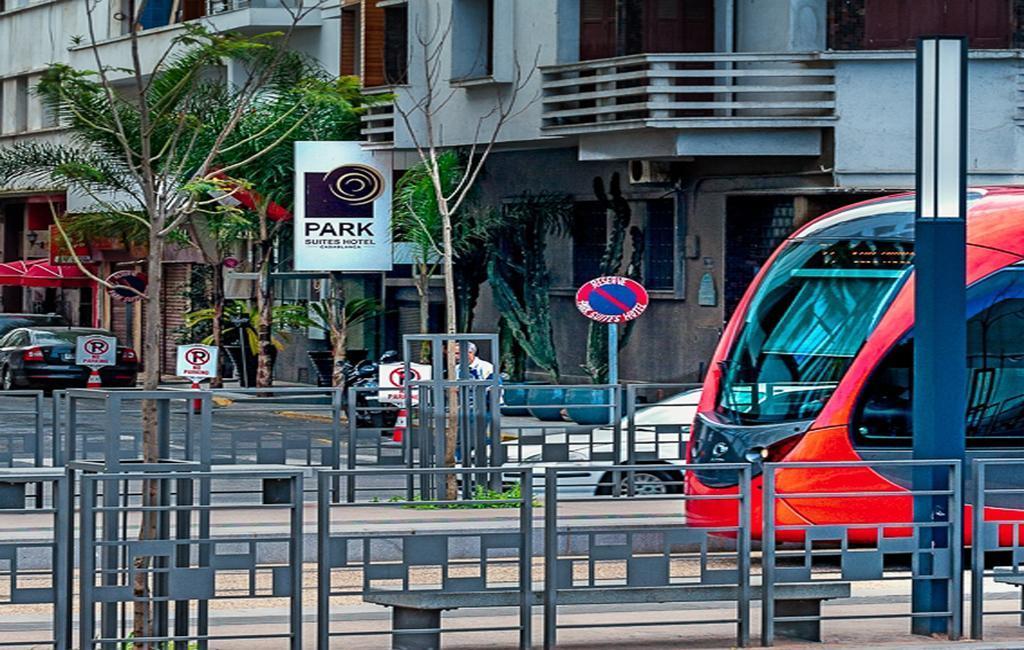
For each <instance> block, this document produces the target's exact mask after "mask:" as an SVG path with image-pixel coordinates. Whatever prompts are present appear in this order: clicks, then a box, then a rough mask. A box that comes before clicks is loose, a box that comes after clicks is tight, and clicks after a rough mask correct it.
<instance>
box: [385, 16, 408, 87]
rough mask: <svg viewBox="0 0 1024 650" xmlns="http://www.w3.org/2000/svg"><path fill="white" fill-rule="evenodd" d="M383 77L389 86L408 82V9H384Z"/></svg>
mask: <svg viewBox="0 0 1024 650" xmlns="http://www.w3.org/2000/svg"><path fill="white" fill-rule="evenodd" d="M384 77H385V78H386V79H387V83H388V84H389V85H401V84H405V83H408V82H409V9H408V7H407V6H406V5H397V6H393V7H387V8H386V9H384Z"/></svg>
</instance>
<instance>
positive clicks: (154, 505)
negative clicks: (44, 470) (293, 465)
mask: <svg viewBox="0 0 1024 650" xmlns="http://www.w3.org/2000/svg"><path fill="white" fill-rule="evenodd" d="M268 480H273V481H278V482H280V483H281V484H282V485H283V486H284V487H285V488H286V490H285V491H286V492H287V495H288V498H287V499H286V500H285V501H284V502H281V503H276V504H272V505H267V504H262V503H259V502H258V501H257V502H255V503H254V502H252V501H251V500H241V501H239V502H235V503H227V502H223V501H221V502H218V503H216V504H211V503H210V502H209V494H210V492H211V491H212V489H213V487H212V486H215V485H217V484H219V483H224V482H228V483H236V482H238V481H268ZM301 481H302V479H301V471H300V470H281V471H274V472H267V471H255V472H254V471H251V470H238V471H217V472H188V471H176V470H169V471H163V472H160V471H150V472H126V473H98V474H93V473H83V474H82V475H81V504H82V506H81V513H80V522H79V531H78V533H79V554H80V555H79V557H80V565H79V573H80V580H79V584H80V591H81V594H80V603H81V604H80V607H79V610H80V614H79V616H80V623H79V628H80V632H79V638H80V645H81V647H82V648H89V649H90V650H92V649H93V648H96V647H97V646H99V647H100V648H102V649H103V650H120V648H122V647H126V644H130V643H132V642H144V641H150V642H153V643H160V644H163V643H165V642H169V641H176V642H182V643H183V644H185V645H189V647H192V646H191V645H190V644H191V643H193V642H194V643H195V644H196V646H197V647H198V648H200V650H206V648H209V647H210V644H211V642H216V641H220V640H228V639H287V644H288V645H287V647H289V648H292V649H293V650H299V649H300V648H301V647H302V510H303V505H302V503H303V502H302V482H301ZM147 486H153V489H154V490H155V493H152V494H151V495H150V498H148V499H140V498H138V497H134V496H128V495H133V494H139V493H140V492H142V491H143V490H144V489H145V488H146V487H147ZM235 491H236V490H234V489H232V488H231V487H230V486H229V487H228V488H227V489H225V490H221V492H222V493H232V492H235ZM150 517H151V518H152V519H149V518H150ZM143 521H150V522H151V524H152V526H153V528H152V529H151V530H149V529H148V527H147V530H148V532H147V533H146V534H145V535H143V534H142V533H143V529H142V528H140V522H143ZM273 599H283V600H284V601H286V603H287V612H288V614H287V617H286V618H287V621H286V622H285V623H284V625H283V626H281V627H283V628H284V629H271V630H269V631H267V630H266V628H267V627H268V626H270V625H271V624H270V623H267V624H266V625H259V626H256V629H252V627H253V626H249V627H248V628H246V629H243V630H229V631H227V632H219V630H220V629H222V628H223V627H227V626H226V625H224V626H221V625H218V622H217V621H216V620H215V619H214V618H212V617H211V616H210V604H211V603H212V602H217V601H222V600H223V601H226V600H236V601H237V600H243V601H247V602H249V603H251V604H252V605H256V606H258V605H259V604H261V603H266V602H268V601H269V602H270V603H273V602H274V600H273ZM140 604H141V606H144V607H145V608H146V613H147V614H148V616H149V620H150V621H151V623H152V627H151V628H150V630H151V632H150V636H142V637H133V636H132V634H131V630H132V626H133V623H132V619H131V617H132V614H133V613H134V612H133V608H134V607H135V606H140ZM97 632H98V634H97ZM176 645H177V644H176ZM161 647H163V646H161Z"/></svg>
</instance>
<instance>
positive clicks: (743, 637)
mask: <svg viewBox="0 0 1024 650" xmlns="http://www.w3.org/2000/svg"><path fill="white" fill-rule="evenodd" d="M750 474H751V470H750V466H747V467H744V468H742V469H741V470H740V486H739V487H740V493H739V504H738V509H737V510H738V512H737V521H736V523H737V527H738V529H739V530H738V531H737V534H736V552H737V555H739V566H738V567H737V569H739V574H740V575H739V597H738V598H737V601H736V610H737V611H736V617H737V618H738V619H739V626H738V629H737V631H736V637H737V638H736V644H737V645H738V646H739V647H741V648H745V647H747V646H749V645H750V528H751V525H752V521H751V507H750V500H751V487H750ZM762 589H763V587H762Z"/></svg>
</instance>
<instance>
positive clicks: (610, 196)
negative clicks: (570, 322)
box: [580, 172, 644, 384]
mask: <svg viewBox="0 0 1024 650" xmlns="http://www.w3.org/2000/svg"><path fill="white" fill-rule="evenodd" d="M594 195H595V196H596V197H597V200H598V201H600V202H601V203H602V205H603V206H604V207H605V209H606V210H608V211H610V212H611V215H612V228H611V232H609V233H608V240H607V241H606V242H605V247H604V252H603V253H602V255H601V265H600V273H601V275H602V276H604V275H619V274H620V273H621V269H622V259H623V255H624V254H625V241H626V233H627V232H628V233H629V234H630V239H631V243H632V246H633V250H632V253H631V255H630V260H629V265H628V266H627V269H626V273H627V275H628V277H630V278H632V279H634V280H637V281H640V279H641V275H642V265H643V253H644V234H643V231H642V230H641V229H640V228H638V227H636V226H630V221H631V220H632V218H633V211H632V209H630V207H629V202H628V201H626V199H625V197H624V196H623V195H622V188H621V181H620V179H619V174H618V172H616V173H614V174H612V178H611V182H610V183H609V184H608V191H607V192H605V187H604V181H603V180H602V179H601V178H600V177H597V178H594ZM608 327H609V325H605V324H604V323H597V322H595V321H591V322H590V325H589V326H588V328H587V359H586V363H584V364H583V365H581V366H580V367H581V368H583V371H584V372H586V373H587V375H589V376H590V379H591V381H593V382H594V383H595V384H604V383H606V382H607V381H608V329H607V328H608ZM623 329H624V331H623V333H622V336H620V337H619V349H620V350H621V349H622V348H624V347H625V345H626V343H628V342H629V335H630V333H631V332H632V329H633V323H632V322H630V323H627V324H626V325H625V327H624V328H623Z"/></svg>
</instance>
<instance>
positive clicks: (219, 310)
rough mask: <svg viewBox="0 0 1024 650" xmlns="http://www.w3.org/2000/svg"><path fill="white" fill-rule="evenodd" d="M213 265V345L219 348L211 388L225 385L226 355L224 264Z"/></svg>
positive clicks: (211, 292)
mask: <svg viewBox="0 0 1024 650" xmlns="http://www.w3.org/2000/svg"><path fill="white" fill-rule="evenodd" d="M212 266H213V287H212V289H211V290H210V302H212V303H213V347H215V348H217V374H216V375H215V376H214V377H213V378H211V379H210V388H223V387H224V355H223V354H221V347H222V346H223V344H224V340H223V339H224V326H223V325H222V323H221V321H222V320H223V319H224V265H223V264H221V263H215V264H213V265H212Z"/></svg>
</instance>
